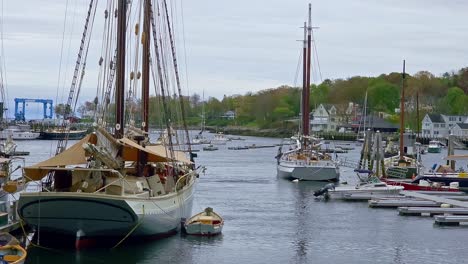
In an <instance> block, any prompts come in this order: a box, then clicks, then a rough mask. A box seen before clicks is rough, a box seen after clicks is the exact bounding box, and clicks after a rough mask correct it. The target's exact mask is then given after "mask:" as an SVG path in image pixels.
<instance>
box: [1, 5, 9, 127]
mask: <svg viewBox="0 0 468 264" xmlns="http://www.w3.org/2000/svg"><path fill="white" fill-rule="evenodd" d="M3 2H4V1H3V0H2V21H1V23H2V25H1V27H2V28H1V34H2V35H1V39H2V43H1V45H2V54H1V56H2V64H3V65H2V66H3V67H2V99H3V104H4V105H3V111H4V113H3V115H4V116H5V118H7V117H8V108H9V107H8V106H7V107H5V103H6V102H8V81H7V70H6V58H5V45H4V36H3V34H4V12H3V10H4V8H3Z"/></svg>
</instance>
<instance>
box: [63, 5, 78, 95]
mask: <svg viewBox="0 0 468 264" xmlns="http://www.w3.org/2000/svg"><path fill="white" fill-rule="evenodd" d="M74 1H75V6H74V8H73V11H72V13H73V16H72V20H71V30H70V36H69V40H68V54H67V62H66V63H65V72H64V73H65V74H64V75H63V83H62V96H61V98H60V102H63V96H64V95H65V83H66V82H67V76H68V68H69V66H70V63H69V62H70V57H71V43H72V39H73V32H74V31H75V19H76V10H77V1H76V0H74Z"/></svg>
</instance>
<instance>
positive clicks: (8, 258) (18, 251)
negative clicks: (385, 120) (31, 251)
mask: <svg viewBox="0 0 468 264" xmlns="http://www.w3.org/2000/svg"><path fill="white" fill-rule="evenodd" d="M26 255H27V253H26V250H25V249H24V248H23V247H21V246H20V245H19V241H18V240H17V239H16V238H15V237H14V236H12V235H10V234H9V233H0V263H1V264H21V263H24V261H25V260H26Z"/></svg>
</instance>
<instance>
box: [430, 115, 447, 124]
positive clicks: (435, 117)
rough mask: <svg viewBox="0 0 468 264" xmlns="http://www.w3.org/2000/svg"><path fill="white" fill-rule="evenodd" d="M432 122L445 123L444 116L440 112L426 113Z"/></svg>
mask: <svg viewBox="0 0 468 264" xmlns="http://www.w3.org/2000/svg"><path fill="white" fill-rule="evenodd" d="M427 115H428V116H429V119H431V121H432V123H445V120H444V118H443V117H442V115H441V114H427Z"/></svg>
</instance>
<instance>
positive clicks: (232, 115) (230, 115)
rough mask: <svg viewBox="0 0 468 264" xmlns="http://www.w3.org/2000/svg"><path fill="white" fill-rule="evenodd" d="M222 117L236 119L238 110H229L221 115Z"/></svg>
mask: <svg viewBox="0 0 468 264" xmlns="http://www.w3.org/2000/svg"><path fill="white" fill-rule="evenodd" d="M221 117H222V118H226V119H230V120H232V119H235V118H236V112H234V111H227V112H226V113H224V115H222V116H221Z"/></svg>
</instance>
